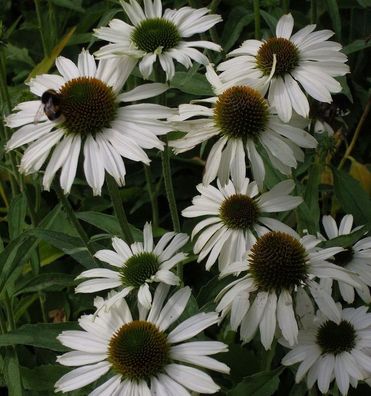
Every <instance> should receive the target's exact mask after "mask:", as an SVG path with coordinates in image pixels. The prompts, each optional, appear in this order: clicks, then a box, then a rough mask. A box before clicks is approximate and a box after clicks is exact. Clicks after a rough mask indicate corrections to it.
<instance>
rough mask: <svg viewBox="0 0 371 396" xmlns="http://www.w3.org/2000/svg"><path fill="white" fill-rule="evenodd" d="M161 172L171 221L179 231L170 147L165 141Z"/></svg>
mask: <svg viewBox="0 0 371 396" xmlns="http://www.w3.org/2000/svg"><path fill="white" fill-rule="evenodd" d="M162 172H163V174H164V182H165V190H166V196H167V200H168V203H169V208H170V215H171V221H172V222H173V228H174V231H175V232H180V222H179V216H178V209H177V206H176V200H175V194H174V186H173V181H172V179H171V168H170V149H169V145H168V144H167V142H166V146H165V149H164V152H163V153H162Z"/></svg>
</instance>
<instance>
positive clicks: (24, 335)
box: [0, 322, 78, 352]
mask: <svg viewBox="0 0 371 396" xmlns="http://www.w3.org/2000/svg"><path fill="white" fill-rule="evenodd" d="M77 328H78V325H77V324H76V323H73V322H66V323H37V324H26V325H23V326H21V327H19V328H18V329H16V330H13V331H10V332H9V333H6V334H0V346H12V345H30V346H33V347H38V348H46V349H51V350H52V351H57V352H64V351H66V350H68V348H66V347H65V346H63V345H62V344H61V343H60V342H59V341H58V340H57V336H58V334H60V333H61V332H62V331H65V330H76V329H77Z"/></svg>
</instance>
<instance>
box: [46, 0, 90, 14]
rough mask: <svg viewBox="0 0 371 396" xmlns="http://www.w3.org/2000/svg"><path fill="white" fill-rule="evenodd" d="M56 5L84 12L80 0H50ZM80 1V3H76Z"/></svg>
mask: <svg viewBox="0 0 371 396" xmlns="http://www.w3.org/2000/svg"><path fill="white" fill-rule="evenodd" d="M51 2H52V3H54V4H55V5H56V6H59V7H63V8H67V9H69V10H73V11H77V12H85V10H84V9H83V8H82V7H81V1H76V0H51ZM78 3H80V4H78Z"/></svg>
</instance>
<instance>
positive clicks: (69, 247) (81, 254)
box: [30, 228, 97, 268]
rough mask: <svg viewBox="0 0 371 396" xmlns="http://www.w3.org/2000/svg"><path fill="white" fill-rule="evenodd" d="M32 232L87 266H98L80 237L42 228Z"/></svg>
mask: <svg viewBox="0 0 371 396" xmlns="http://www.w3.org/2000/svg"><path fill="white" fill-rule="evenodd" d="M30 232H31V233H32V235H34V236H36V237H37V238H39V239H42V240H43V241H45V242H48V243H50V244H51V245H53V246H54V247H56V248H58V249H60V250H62V252H64V253H65V254H68V255H69V256H72V257H73V258H74V259H75V260H76V261H77V262H79V263H80V264H81V265H82V266H84V267H85V268H95V267H96V266H97V263H96V261H95V260H94V258H93V257H92V256H91V254H90V252H89V250H88V249H87V248H86V246H85V245H84V244H83V242H82V241H81V239H80V238H77V237H73V236H69V235H66V234H64V233H62V232H57V231H51V230H45V229H40V228H35V229H34V230H32V231H30Z"/></svg>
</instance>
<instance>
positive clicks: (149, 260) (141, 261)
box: [120, 252, 160, 287]
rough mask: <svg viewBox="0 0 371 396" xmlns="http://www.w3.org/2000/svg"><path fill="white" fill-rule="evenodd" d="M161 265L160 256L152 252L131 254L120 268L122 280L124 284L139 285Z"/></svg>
mask: <svg viewBox="0 0 371 396" xmlns="http://www.w3.org/2000/svg"><path fill="white" fill-rule="evenodd" d="M159 267H160V263H159V260H158V257H157V256H156V255H155V254H153V253H150V252H142V253H138V254H135V255H134V256H131V257H130V258H129V259H128V260H127V261H126V262H125V265H124V266H123V267H122V268H121V269H120V276H121V281H122V283H123V285H124V286H134V287H139V286H141V285H143V284H144V283H145V282H146V281H147V280H148V279H150V278H151V276H153V275H155V274H156V272H157V271H158V269H159Z"/></svg>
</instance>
